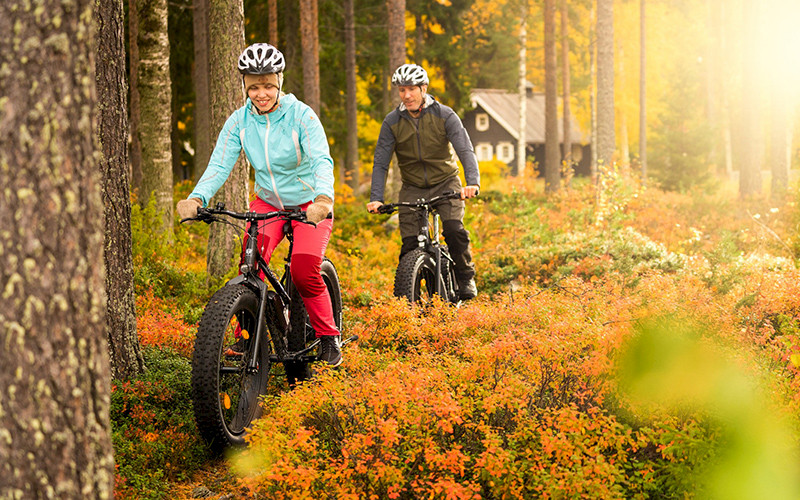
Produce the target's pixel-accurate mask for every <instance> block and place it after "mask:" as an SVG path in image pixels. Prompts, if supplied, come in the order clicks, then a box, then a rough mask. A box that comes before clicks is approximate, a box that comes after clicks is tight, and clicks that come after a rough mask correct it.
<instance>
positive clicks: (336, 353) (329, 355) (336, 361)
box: [319, 335, 342, 368]
mask: <svg viewBox="0 0 800 500" xmlns="http://www.w3.org/2000/svg"><path fill="white" fill-rule="evenodd" d="M340 338H341V336H340V335H322V336H320V338H319V360H320V361H324V362H325V363H327V364H328V366H330V367H331V368H335V367H337V366H339V365H341V364H342V349H341V347H340V346H339V339H340Z"/></svg>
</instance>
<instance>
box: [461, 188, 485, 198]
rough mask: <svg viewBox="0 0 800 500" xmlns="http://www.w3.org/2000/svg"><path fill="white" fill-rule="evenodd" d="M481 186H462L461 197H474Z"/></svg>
mask: <svg viewBox="0 0 800 500" xmlns="http://www.w3.org/2000/svg"><path fill="white" fill-rule="evenodd" d="M480 190H481V188H480V187H478V186H464V187H462V188H461V199H462V200H466V199H467V198H474V197H476V196H478V193H479V192H480Z"/></svg>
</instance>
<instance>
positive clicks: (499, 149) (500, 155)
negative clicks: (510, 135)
mask: <svg viewBox="0 0 800 500" xmlns="http://www.w3.org/2000/svg"><path fill="white" fill-rule="evenodd" d="M495 153H496V154H497V159H498V160H500V161H502V162H503V163H508V162H510V161H511V160H513V159H514V144H512V143H511V142H509V141H503V142H498V143H497V146H495Z"/></svg>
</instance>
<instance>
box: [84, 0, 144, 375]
mask: <svg viewBox="0 0 800 500" xmlns="http://www.w3.org/2000/svg"><path fill="white" fill-rule="evenodd" d="M95 3H96V5H95V19H96V20H97V29H98V32H97V64H96V68H97V75H96V78H97V102H98V108H99V112H98V116H97V124H98V135H99V137H100V144H101V146H102V152H103V158H102V159H101V160H100V172H101V173H102V188H103V207H104V214H105V245H104V250H103V257H104V262H105V267H106V293H107V307H108V314H107V316H106V317H107V320H108V323H107V332H106V334H107V337H108V351H109V354H110V356H111V376H112V377H113V378H115V379H127V378H131V377H134V376H136V375H138V374H139V373H141V372H142V371H143V370H144V360H143V358H142V353H141V349H140V347H139V337H138V335H137V333H136V299H135V296H134V290H133V250H132V247H133V244H132V240H131V199H130V188H129V185H128V175H127V171H128V117H127V113H126V110H127V107H128V106H127V105H128V102H127V101H128V99H127V90H128V88H127V81H126V78H125V43H124V39H123V37H124V36H125V35H124V32H125V30H124V26H123V23H124V17H123V11H122V1H121V0H114V1H108V0H106V1H100V0H95Z"/></svg>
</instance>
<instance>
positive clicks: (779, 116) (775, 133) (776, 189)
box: [770, 78, 794, 200]
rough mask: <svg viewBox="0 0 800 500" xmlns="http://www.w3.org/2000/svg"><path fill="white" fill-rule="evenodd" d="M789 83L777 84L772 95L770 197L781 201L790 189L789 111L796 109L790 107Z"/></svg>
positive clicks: (790, 130)
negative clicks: (776, 88) (787, 86)
mask: <svg viewBox="0 0 800 500" xmlns="http://www.w3.org/2000/svg"><path fill="white" fill-rule="evenodd" d="M787 81H788V78H787V79H786V80H783V81H781V82H776V85H778V86H779V89H778V91H777V92H776V93H774V94H773V95H772V123H771V129H772V130H771V132H772V137H771V140H770V160H771V161H770V164H771V165H772V181H771V185H770V196H772V198H773V199H775V200H781V199H782V198H783V196H784V195H785V194H786V190H787V189H788V187H789V163H790V160H789V158H790V155H791V137H792V126H791V123H790V122H791V119H790V118H789V110H790V109H794V107H793V106H790V105H789V103H791V102H792V98H791V90H790V89H787V88H785V87H786V85H787V83H786V82H787Z"/></svg>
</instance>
